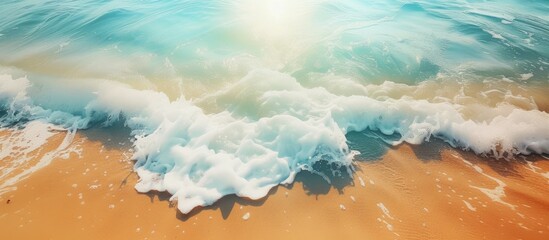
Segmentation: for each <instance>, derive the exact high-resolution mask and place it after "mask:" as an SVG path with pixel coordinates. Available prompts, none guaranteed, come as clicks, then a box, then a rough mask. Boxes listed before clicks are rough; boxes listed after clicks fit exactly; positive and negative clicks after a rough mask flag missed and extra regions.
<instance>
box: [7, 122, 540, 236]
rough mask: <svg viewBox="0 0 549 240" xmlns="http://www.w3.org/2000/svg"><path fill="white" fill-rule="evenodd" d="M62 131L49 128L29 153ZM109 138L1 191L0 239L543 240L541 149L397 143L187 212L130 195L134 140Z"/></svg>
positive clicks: (77, 142)
mask: <svg viewBox="0 0 549 240" xmlns="http://www.w3.org/2000/svg"><path fill="white" fill-rule="evenodd" d="M2 134H4V135H5V134H7V133H6V131H4V132H3V133H2ZM65 135H66V133H64V132H56V133H55V134H54V135H53V136H52V137H51V138H50V140H49V142H48V143H47V144H46V145H44V146H43V147H42V148H40V149H39V151H35V152H33V153H32V158H34V159H39V158H41V157H43V156H44V155H45V154H47V153H48V152H51V151H54V150H55V149H56V148H57V147H58V146H59V144H61V143H62V142H63V139H64V138H65ZM118 135H120V134H118ZM116 136H117V134H112V133H109V132H108V130H87V131H81V132H79V133H77V134H76V136H75V138H74V140H73V141H72V143H71V146H70V148H68V149H72V150H71V151H68V153H63V154H58V155H59V156H57V157H55V158H54V159H53V161H52V162H51V164H49V165H47V166H45V167H44V168H42V169H40V170H37V171H36V172H34V173H32V174H30V175H29V176H28V177H27V178H25V179H22V180H21V181H19V182H18V183H17V184H16V185H15V187H16V189H15V190H11V191H8V192H6V193H4V194H2V195H0V201H1V203H2V204H1V205H2V207H1V208H0V226H1V227H0V229H1V231H0V239H227V238H228V237H229V236H230V237H229V238H231V239H283V238H284V239H307V238H311V237H314V238H317V239H334V238H343V239H547V237H549V219H547V216H549V190H548V189H549V188H548V185H549V179H548V174H549V162H548V161H547V160H545V159H543V158H541V157H539V156H538V157H535V156H534V157H529V158H528V159H527V161H523V160H520V161H519V160H515V161H509V162H508V161H506V160H502V159H500V160H496V159H490V158H480V157H478V156H476V155H473V154H471V153H467V152H463V151H458V150H454V149H451V148H449V147H445V146H442V147H441V145H440V144H439V145H437V144H424V145H421V146H419V147H418V146H412V145H401V146H398V147H396V148H391V149H389V150H388V151H387V152H386V153H385V154H384V156H383V157H382V158H381V159H379V160H375V161H371V160H370V161H366V160H364V161H360V160H359V161H357V163H356V169H357V171H356V172H355V173H354V175H353V179H350V178H340V179H335V180H334V181H333V182H332V183H331V184H328V183H327V182H325V181H324V180H323V179H322V178H321V177H318V176H316V175H313V174H310V173H306V172H302V173H301V174H299V175H298V177H297V179H296V181H295V183H294V184H292V185H289V186H279V187H276V188H274V189H273V190H272V191H271V192H270V194H269V195H268V196H267V197H265V198H263V199H261V200H258V201H251V200H247V199H243V198H239V197H236V196H227V197H224V198H223V199H221V200H220V201H218V202H217V203H216V204H214V205H213V206H209V207H205V208H199V209H195V210H193V211H192V212H191V213H190V214H187V215H183V214H181V213H180V212H178V210H177V208H175V205H174V204H173V203H170V202H169V201H168V199H169V195H168V194H166V193H148V194H140V193H137V192H136V190H135V189H134V185H135V183H136V181H138V178H137V176H136V174H135V173H133V172H132V166H133V163H132V161H131V160H130V157H131V150H130V149H131V143H130V142H129V141H126V140H124V139H121V138H117V137H116ZM101 139H102V141H101ZM105 139H107V140H106V141H105ZM7 160H9V159H7ZM7 162H9V161H3V162H2V164H6V163H7ZM29 165H32V164H31V163H29Z"/></svg>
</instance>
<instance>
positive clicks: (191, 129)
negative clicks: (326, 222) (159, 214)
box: [0, 0, 549, 213]
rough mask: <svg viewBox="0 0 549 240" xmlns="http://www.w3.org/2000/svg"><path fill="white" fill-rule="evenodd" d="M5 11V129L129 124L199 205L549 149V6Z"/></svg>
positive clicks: (0, 88)
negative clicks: (378, 169)
mask: <svg viewBox="0 0 549 240" xmlns="http://www.w3.org/2000/svg"><path fill="white" fill-rule="evenodd" d="M0 6H1V7H0V15H1V16H2V18H0V106H1V108H0V114H1V115H0V116H1V117H0V125H1V126H3V127H12V128H13V127H21V126H23V125H25V124H27V123H28V122H30V121H41V122H48V123H52V124H55V125H58V126H61V127H64V128H67V129H69V130H71V132H74V131H78V130H81V129H87V128H93V127H102V126H109V125H113V124H115V125H116V124H119V125H120V126H122V125H124V126H125V127H126V128H128V129H129V130H131V135H130V136H128V137H130V138H132V140H133V141H134V156H133V158H134V159H135V160H136V165H135V170H136V171H137V172H138V174H139V176H140V179H141V180H140V182H139V183H138V184H137V186H136V188H137V190H139V191H142V192H147V191H151V190H159V191H168V192H169V193H171V194H172V195H173V197H172V200H176V199H177V200H178V204H179V205H178V207H179V209H180V210H181V211H182V212H184V213H186V212H189V211H190V210H192V209H193V208H194V207H196V206H199V205H209V204H212V203H213V202H215V201H216V200H218V199H220V198H221V197H222V196H224V195H227V194H237V195H239V196H245V197H249V198H252V199H257V198H261V197H263V196H265V195H266V194H267V192H268V191H269V190H270V189H271V188H272V187H274V186H276V185H278V184H283V183H290V182H292V181H293V180H294V177H295V174H297V173H298V172H300V171H310V172H313V173H317V174H320V175H322V176H323V177H325V178H326V179H327V180H329V179H330V176H327V174H328V173H325V172H321V171H319V170H318V169H316V168H315V166H317V165H318V164H324V163H328V164H332V165H337V166H339V167H336V168H334V169H344V170H346V171H344V173H341V171H340V170H337V172H334V173H333V175H340V174H347V173H348V174H350V175H352V172H353V170H354V168H353V164H354V162H355V161H357V160H360V159H377V158H379V157H380V156H382V155H383V154H384V151H385V150H386V149H387V148H388V146H390V145H398V144H402V143H409V144H422V143H424V142H426V141H432V140H434V139H437V140H441V141H444V142H446V143H447V144H449V145H450V146H452V147H455V148H461V149H465V150H468V151H473V152H475V153H477V154H479V155H484V156H490V157H495V158H512V157H514V156H516V155H525V154H526V155H527V154H548V153H549V114H547V112H545V111H546V109H544V108H540V107H539V106H547V105H546V103H547V102H548V101H549V100H548V99H547V98H546V97H545V94H543V93H545V92H547V91H549V85H548V80H549V71H548V69H549V27H548V26H549V15H548V14H547V13H549V4H547V2H546V1H511V0H507V1H497V2H495V1H457V0H454V1H329V0H304V1H290V0H266V1H252V0H238V1H96V0H94V1H91V0H90V1H84V0H79V1H31V0H24V1H11V0H7V1H3V2H2V3H0ZM117 126H118V125H117ZM328 175H329V174H328Z"/></svg>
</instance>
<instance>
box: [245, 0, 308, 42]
mask: <svg viewBox="0 0 549 240" xmlns="http://www.w3.org/2000/svg"><path fill="white" fill-rule="evenodd" d="M312 6H313V4H311V2H310V1H292V0H263V1H257V0H242V1H241V2H239V4H238V7H237V13H236V14H238V16H239V19H241V20H242V21H243V24H244V25H245V27H246V28H247V29H249V30H250V31H251V33H252V34H253V35H254V37H256V38H262V39H263V38H265V39H267V38H268V39H271V40H280V39H287V38H291V37H292V36H294V35H295V34H296V33H297V32H299V31H301V30H303V28H304V26H305V25H306V24H307V22H308V21H309V19H310V15H311V10H312Z"/></svg>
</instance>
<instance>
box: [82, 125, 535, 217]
mask: <svg viewBox="0 0 549 240" xmlns="http://www.w3.org/2000/svg"><path fill="white" fill-rule="evenodd" d="M83 133H84V134H85V136H86V137H88V138H89V139H90V140H95V141H103V142H104V141H105V139H110V141H109V142H107V143H104V144H105V145H106V147H110V148H120V147H121V146H124V145H125V146H126V147H129V146H131V141H130V138H128V136H129V129H128V128H126V127H123V126H117V125H115V126H112V127H107V128H101V129H99V130H98V129H92V130H86V131H83ZM346 137H347V140H348V145H349V147H350V149H351V150H356V151H359V152H360V154H359V155H358V156H357V157H356V158H355V160H356V161H358V162H360V163H376V162H378V161H379V160H381V159H382V158H383V157H384V156H385V155H386V154H387V152H388V151H398V146H396V147H394V146H392V145H390V144H388V142H389V141H392V140H396V139H399V138H400V136H398V135H393V136H385V135H383V134H381V133H379V132H375V131H369V130H367V131H363V132H351V133H349V134H347V136H346ZM126 144H128V145H126ZM409 146H410V147H411V149H412V151H413V154H414V155H415V157H416V158H417V159H418V160H420V161H422V162H434V161H442V159H443V156H442V154H443V151H445V150H452V151H454V153H456V154H458V155H460V156H461V157H462V158H463V159H467V161H469V162H472V163H474V164H477V163H483V164H485V165H487V166H489V167H490V168H492V169H493V170H494V171H495V172H496V173H498V174H500V175H502V176H514V177H521V176H520V174H519V173H518V171H517V170H516V168H517V167H518V165H521V164H526V163H527V161H538V160H540V159H542V158H541V157H539V156H517V157H516V158H515V159H514V160H505V159H496V158H493V157H487V156H479V155H476V154H474V153H472V152H470V151H463V150H456V149H454V148H452V147H451V146H450V145H449V144H447V143H446V142H444V141H442V140H439V139H432V140H431V141H429V142H424V143H423V144H420V145H409ZM354 167H355V171H361V169H360V166H359V165H355V166H354ZM313 169H314V170H315V171H316V173H312V172H309V171H301V172H300V173H298V174H297V176H296V178H295V181H294V183H292V184H289V185H284V186H276V187H274V188H272V189H271V190H270V191H269V193H268V194H267V196H265V197H263V198H261V199H258V200H251V199H248V198H244V197H238V196H236V195H235V194H231V195H227V196H224V197H223V198H221V199H220V200H218V201H217V202H216V203H214V204H212V205H210V206H206V207H197V208H195V209H193V210H192V211H191V212H189V213H187V214H183V213H181V212H180V211H178V210H177V208H176V207H177V206H176V203H175V202H170V200H169V199H170V197H171V195H170V194H169V193H167V192H157V191H151V192H148V193H142V194H144V195H147V196H148V197H149V198H150V201H151V202H154V201H161V202H167V203H169V206H170V208H174V209H175V212H176V217H177V218H178V219H179V220H181V221H187V220H189V219H191V218H193V217H194V216H196V215H197V214H199V213H201V212H202V211H204V210H213V211H220V213H221V215H222V217H223V219H227V218H228V217H229V216H230V214H231V212H232V211H233V209H234V206H235V205H236V204H238V205H242V206H261V205H263V204H264V203H265V201H267V199H268V198H269V197H270V196H271V195H273V194H276V193H277V191H278V189H279V188H281V187H282V188H287V189H292V188H293V187H294V185H295V183H300V185H301V186H303V190H304V191H305V192H306V193H307V194H308V195H310V196H315V197H317V198H318V196H319V195H325V194H328V193H329V192H330V190H332V189H335V190H336V191H337V192H338V193H339V194H343V193H344V189H345V188H346V187H348V186H353V185H354V181H353V173H352V172H351V173H349V171H347V168H346V167H342V166H337V165H335V164H329V163H328V162H325V161H320V162H317V163H315V164H314V165H313Z"/></svg>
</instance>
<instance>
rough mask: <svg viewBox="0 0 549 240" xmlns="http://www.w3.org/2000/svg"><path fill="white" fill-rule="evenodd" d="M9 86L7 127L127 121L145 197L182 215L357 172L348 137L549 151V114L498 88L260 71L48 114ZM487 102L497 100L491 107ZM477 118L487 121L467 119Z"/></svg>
mask: <svg viewBox="0 0 549 240" xmlns="http://www.w3.org/2000/svg"><path fill="white" fill-rule="evenodd" d="M0 78H1V81H0V101H1V102H0V103H1V106H2V111H4V114H3V116H2V118H1V121H0V122H1V123H2V124H3V125H4V126H6V125H13V124H24V123H25V122H29V121H42V122H49V123H53V124H56V125H60V126H63V127H65V128H67V129H69V130H72V131H74V130H76V129H84V128H89V127H93V126H96V125H98V124H101V125H111V124H113V123H115V122H117V121H122V122H124V124H125V126H127V127H128V128H129V129H131V131H132V133H131V135H132V137H133V138H134V140H135V141H134V150H135V151H134V155H133V159H135V160H136V163H135V170H136V171H137V173H138V175H139V177H140V181H139V183H138V184H137V185H136V189H137V190H138V191H140V192H147V191H152V190H156V191H167V192H169V193H170V194H172V198H171V199H172V200H177V202H178V208H179V210H180V211H181V212H183V213H188V212H189V211H191V210H192V209H193V208H195V207H197V206H205V205H210V204H213V203H214V202H215V201H217V200H219V199H220V198H221V197H223V196H225V195H228V194H236V195H238V196H242V197H248V198H251V199H258V198H261V197H264V196H265V195H266V194H267V193H268V191H269V190H270V189H271V188H273V187H274V186H276V185H278V184H284V183H290V182H292V181H293V178H294V177H295V174H297V173H298V172H300V171H303V170H306V171H311V172H315V171H316V170H315V169H314V167H313V165H314V164H315V163H318V162H327V163H329V164H335V165H337V166H341V167H343V168H344V169H347V171H348V173H349V174H350V173H352V171H353V159H354V156H356V155H357V154H358V152H356V151H353V150H352V149H350V148H349V145H348V142H347V138H346V134H347V133H350V132H359V131H363V130H372V131H376V132H379V133H381V134H384V135H387V136H392V138H394V136H395V135H396V136H399V137H398V138H396V139H390V138H387V139H386V141H387V142H388V143H390V144H393V145H398V144H401V143H403V142H407V143H411V144H421V143H422V142H424V141H429V140H430V139H432V138H438V139H441V140H444V141H446V142H447V143H449V144H450V145H452V146H454V147H456V148H462V149H466V150H471V151H474V152H475V153H477V154H481V155H490V156H493V157H497V158H503V157H513V156H515V155H517V154H532V153H537V154H547V153H549V125H547V124H543V123H546V122H549V114H547V113H546V112H543V111H539V110H537V106H536V104H535V103H534V102H533V100H532V99H529V98H527V97H522V96H520V95H513V94H512V93H510V92H502V91H499V90H497V89H493V86H486V88H488V90H484V91H482V93H481V94H480V95H479V96H478V98H480V99H477V100H475V98H474V97H472V96H468V94H467V93H465V91H464V90H463V89H464V88H463V87H464V85H465V84H464V83H455V81H454V83H455V85H456V86H457V87H458V88H460V89H461V90H462V91H461V92H460V91H457V92H454V91H451V93H447V94H449V95H448V98H443V96H444V94H442V93H440V94H435V95H436V96H435V97H431V96H428V94H418V92H421V91H422V89H421V88H422V86H425V87H426V88H425V89H431V91H432V89H435V88H433V86H432V85H430V84H436V83H431V82H426V83H425V84H424V85H420V86H413V85H405V84H397V83H390V82H386V83H384V84H382V85H367V86H364V85H360V84H357V85H356V86H355V87H354V90H355V91H363V94H360V95H359V94H356V92H355V94H350V95H341V94H337V92H338V91H342V90H341V89H337V87H338V86H342V85H341V84H334V82H336V83H341V82H339V81H342V82H347V83H349V81H351V82H352V80H349V79H338V78H335V77H332V78H329V79H324V80H323V79H319V81H320V82H324V83H326V84H324V86H316V87H311V88H308V87H304V86H303V85H302V84H300V83H299V82H298V81H297V80H296V79H295V78H293V77H292V76H290V75H288V74H285V73H281V72H276V71H272V70H268V69H255V70H252V71H250V72H249V73H248V74H247V75H246V76H245V77H243V78H242V79H241V80H239V81H236V82H235V83H233V84H230V85H228V86H227V87H225V88H223V89H221V90H218V91H216V92H213V93H211V94H208V95H205V96H203V97H202V98H197V99H194V100H187V99H185V97H184V96H180V97H179V98H177V99H175V100H171V99H170V98H169V97H168V96H167V95H166V94H165V93H162V92H158V91H153V90H138V89H135V88H133V87H131V86H129V85H125V84H121V83H118V82H113V81H106V80H104V81H98V82H96V84H92V85H90V86H89V87H88V88H80V89H72V90H68V91H67V92H72V91H81V95H82V96H87V95H89V94H91V95H93V98H92V99H91V100H89V101H87V102H85V103H84V104H83V105H82V106H81V108H82V109H80V110H79V111H73V112H63V111H60V110H52V109H47V108H44V107H42V106H40V105H41V104H40V101H36V100H35V99H33V95H39V94H40V93H39V91H38V92H37V91H36V90H35V89H33V86H32V84H31V82H30V81H29V80H28V79H27V78H26V77H21V78H13V77H12V75H9V74H4V75H2V76H0ZM330 83H331V84H333V85H331V84H330ZM504 83H507V82H503V83H500V84H504ZM487 85H494V84H487ZM495 85H497V84H495ZM359 86H360V87H361V88H362V89H360V87H359ZM447 87H449V88H450V87H451V86H447ZM507 89H509V88H507ZM390 91H399V92H398V93H397V92H393V93H391V92H390ZM63 94H64V93H63V92H60V93H59V94H58V95H57V96H55V97H60V98H63V97H64V96H63ZM65 94H68V93H65ZM72 94H74V92H73V93H72ZM413 94H416V96H413ZM398 95H401V96H398ZM482 95H484V96H490V97H491V98H493V99H499V101H497V103H494V104H492V103H483V99H482ZM71 96H72V95H71ZM51 97H54V96H51ZM71 98H74V97H71ZM76 102H78V101H76ZM61 104H69V103H61ZM491 104H492V105H491ZM56 108H57V109H63V106H57V107H56ZM72 108H74V106H73V107H72ZM478 108H480V109H481V112H484V113H483V114H470V115H469V114H468V113H469V112H471V111H472V112H474V111H475V110H478ZM204 109H209V111H208V112H205V110H204Z"/></svg>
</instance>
